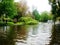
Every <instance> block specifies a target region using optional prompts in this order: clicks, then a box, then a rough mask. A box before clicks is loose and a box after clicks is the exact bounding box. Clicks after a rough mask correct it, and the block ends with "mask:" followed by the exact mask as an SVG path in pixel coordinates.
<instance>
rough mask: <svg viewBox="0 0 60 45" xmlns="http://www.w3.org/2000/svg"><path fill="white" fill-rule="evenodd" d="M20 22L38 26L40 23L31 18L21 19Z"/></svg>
mask: <svg viewBox="0 0 60 45" xmlns="http://www.w3.org/2000/svg"><path fill="white" fill-rule="evenodd" d="M19 20H20V22H24V24H38V21H37V20H35V19H32V18H31V17H21V18H20V19H19Z"/></svg>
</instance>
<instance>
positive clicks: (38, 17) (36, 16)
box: [32, 9, 40, 21]
mask: <svg viewBox="0 0 60 45" xmlns="http://www.w3.org/2000/svg"><path fill="white" fill-rule="evenodd" d="M32 13H33V15H34V17H35V19H36V20H38V21H39V20H40V14H39V12H38V11H37V9H34V10H33V12H32Z"/></svg>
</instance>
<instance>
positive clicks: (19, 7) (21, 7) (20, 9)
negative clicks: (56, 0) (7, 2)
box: [15, 0, 28, 17]
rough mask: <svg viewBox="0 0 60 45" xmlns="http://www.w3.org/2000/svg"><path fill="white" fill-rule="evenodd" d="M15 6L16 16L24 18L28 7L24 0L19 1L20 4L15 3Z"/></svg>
mask: <svg viewBox="0 0 60 45" xmlns="http://www.w3.org/2000/svg"><path fill="white" fill-rule="evenodd" d="M15 5H16V8H17V13H18V14H17V15H18V16H19V17H22V16H25V15H26V12H27V10H28V6H27V4H26V2H25V0H21V1H20V2H16V3H15Z"/></svg>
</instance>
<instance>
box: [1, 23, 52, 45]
mask: <svg viewBox="0 0 60 45" xmlns="http://www.w3.org/2000/svg"><path fill="white" fill-rule="evenodd" d="M46 27H47V28H46ZM0 28H1V29H0V31H1V30H3V27H0ZM4 28H5V27H4ZM51 28H52V24H51V23H49V24H48V23H39V24H38V25H25V26H24V25H23V26H7V33H6V35H5V37H4V36H3V38H4V39H1V34H0V42H3V44H1V45H5V44H6V45H9V44H10V45H46V44H49V42H50V38H49V37H50V36H51ZM1 40H4V41H1Z"/></svg>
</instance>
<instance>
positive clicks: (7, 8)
mask: <svg viewBox="0 0 60 45" xmlns="http://www.w3.org/2000/svg"><path fill="white" fill-rule="evenodd" d="M2 15H5V17H6V18H7V17H10V18H12V17H13V16H14V15H17V12H16V8H15V5H14V0H2V1H1V2H0V16H2Z"/></svg>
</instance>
